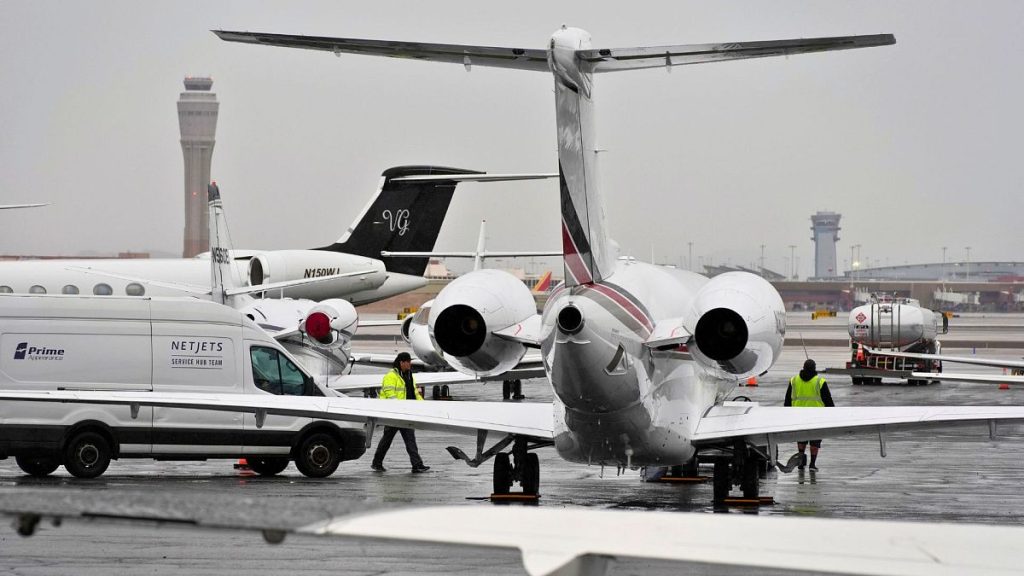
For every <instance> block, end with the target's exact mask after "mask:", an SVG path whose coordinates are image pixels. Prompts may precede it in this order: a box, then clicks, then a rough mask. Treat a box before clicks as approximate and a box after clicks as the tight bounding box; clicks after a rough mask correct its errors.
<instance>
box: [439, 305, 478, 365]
mask: <svg viewBox="0 0 1024 576" xmlns="http://www.w3.org/2000/svg"><path fill="white" fill-rule="evenodd" d="M486 338H487V324H486V323H485V322H484V319H483V316H481V315H480V313H479V312H477V311H476V310H474V309H473V308H472V307H470V306H466V305H465V304H456V305H454V306H449V307H448V308H445V309H444V310H443V311H441V314H439V315H438V317H437V321H436V322H434V339H436V340H437V345H438V346H439V347H440V348H441V350H443V351H444V352H445V353H447V354H451V355H452V356H455V357H464V356H469V355H470V354H472V353H474V352H476V351H477V350H479V349H480V347H481V346H483V345H484V340H485V339H486Z"/></svg>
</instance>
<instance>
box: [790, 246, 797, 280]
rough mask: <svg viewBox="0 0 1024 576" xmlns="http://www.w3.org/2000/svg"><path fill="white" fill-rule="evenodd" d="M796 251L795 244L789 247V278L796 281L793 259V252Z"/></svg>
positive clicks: (794, 260) (794, 261)
mask: <svg viewBox="0 0 1024 576" xmlns="http://www.w3.org/2000/svg"><path fill="white" fill-rule="evenodd" d="M794 250H796V244H790V245H789V277H790V278H792V279H793V280H796V259H795V258H794V253H793V251H794Z"/></svg>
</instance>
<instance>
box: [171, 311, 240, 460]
mask: <svg viewBox="0 0 1024 576" xmlns="http://www.w3.org/2000/svg"><path fill="white" fill-rule="evenodd" d="M240 336H241V328H240V327H238V326H229V325H224V324H217V323H212V322H210V323H203V322H175V321H157V320H154V321H153V391H154V392H155V393H162V392H174V393H191V394H237V393H239V392H240V387H241V386H240V378H239V369H240V366H239V362H240V358H239V355H238V353H237V351H236V350H237V348H238V344H240V343H241V338H240ZM241 449H242V413H241V412H222V411H218V410H198V409H189V408H160V407H157V408H154V409H153V454H154V456H165V457H174V456H181V457H185V456H191V455H205V456H208V457H216V456H220V457H228V458H230V457H234V456H237V455H238V454H240V453H241Z"/></svg>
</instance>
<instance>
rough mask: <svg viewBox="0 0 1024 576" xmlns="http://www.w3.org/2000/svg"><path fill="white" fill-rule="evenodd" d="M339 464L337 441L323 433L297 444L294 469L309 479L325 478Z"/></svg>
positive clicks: (339, 451)
mask: <svg viewBox="0 0 1024 576" xmlns="http://www.w3.org/2000/svg"><path fill="white" fill-rule="evenodd" d="M338 464H341V448H340V447H339V446H338V441H337V440H335V439H334V437H333V436H331V435H329V434H324V433H323V432H320V433H317V434H313V435H311V436H309V437H308V438H306V439H305V440H303V441H302V443H301V444H299V449H298V451H297V453H296V454H295V467H296V468H298V469H299V472H302V474H303V475H305V476H309V477H310V478H326V477H327V476H330V475H331V474H334V471H335V470H337V469H338Z"/></svg>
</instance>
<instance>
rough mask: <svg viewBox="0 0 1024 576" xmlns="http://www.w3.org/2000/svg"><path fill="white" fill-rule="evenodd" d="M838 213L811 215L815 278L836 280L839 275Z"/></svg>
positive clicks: (839, 216)
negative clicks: (837, 246)
mask: <svg viewBox="0 0 1024 576" xmlns="http://www.w3.org/2000/svg"><path fill="white" fill-rule="evenodd" d="M840 218H842V214H839V213H837V212H818V213H817V214H812V215H811V230H812V231H813V232H814V236H812V237H811V240H814V277H815V278H834V277H836V276H838V275H839V269H838V268H837V267H836V242H837V241H838V240H839V230H840V228H839V219H840Z"/></svg>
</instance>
